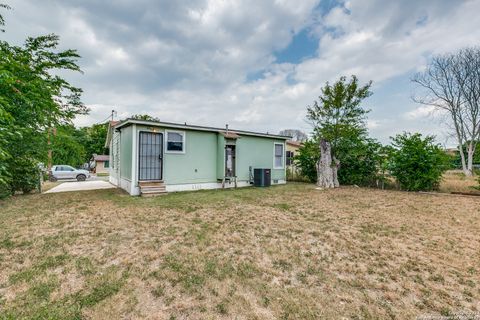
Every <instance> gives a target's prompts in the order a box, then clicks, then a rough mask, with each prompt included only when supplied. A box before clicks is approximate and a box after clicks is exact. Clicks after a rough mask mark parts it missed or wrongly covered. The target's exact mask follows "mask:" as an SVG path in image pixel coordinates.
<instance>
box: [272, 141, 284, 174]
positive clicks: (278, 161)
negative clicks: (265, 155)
mask: <svg viewBox="0 0 480 320" xmlns="http://www.w3.org/2000/svg"><path fill="white" fill-rule="evenodd" d="M274 146H275V150H274V155H275V160H274V161H275V162H274V165H273V167H274V169H283V157H284V152H283V144H281V143H275V145H274Z"/></svg>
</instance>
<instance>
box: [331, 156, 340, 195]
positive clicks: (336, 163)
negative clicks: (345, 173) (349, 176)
mask: <svg viewBox="0 0 480 320" xmlns="http://www.w3.org/2000/svg"><path fill="white" fill-rule="evenodd" d="M338 168H340V160H338V159H337V158H335V157H333V162H332V170H333V185H334V186H335V188H338V187H340V183H339V182H338Z"/></svg>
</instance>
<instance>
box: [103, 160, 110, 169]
mask: <svg viewBox="0 0 480 320" xmlns="http://www.w3.org/2000/svg"><path fill="white" fill-rule="evenodd" d="M103 167H104V168H105V169H106V168H108V167H110V161H109V160H107V161H105V162H104V163H103Z"/></svg>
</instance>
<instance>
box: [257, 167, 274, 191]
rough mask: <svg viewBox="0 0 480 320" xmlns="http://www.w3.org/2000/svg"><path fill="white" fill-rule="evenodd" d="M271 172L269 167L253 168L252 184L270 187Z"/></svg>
mask: <svg viewBox="0 0 480 320" xmlns="http://www.w3.org/2000/svg"><path fill="white" fill-rule="evenodd" d="M271 172H272V170H270V169H253V185H254V186H255V187H270V184H271Z"/></svg>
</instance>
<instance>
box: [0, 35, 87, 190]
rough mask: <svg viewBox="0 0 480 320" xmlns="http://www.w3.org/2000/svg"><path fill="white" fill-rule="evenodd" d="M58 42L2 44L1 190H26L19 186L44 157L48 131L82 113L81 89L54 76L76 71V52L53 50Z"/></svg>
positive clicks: (35, 40) (50, 37) (36, 40)
mask: <svg viewBox="0 0 480 320" xmlns="http://www.w3.org/2000/svg"><path fill="white" fill-rule="evenodd" d="M58 44H59V38H58V36H56V35H53V34H52V35H46V36H40V37H36V38H28V39H27V40H26V42H25V44H24V45H23V46H12V45H10V44H9V43H7V42H5V41H0V79H1V81H0V116H1V117H0V122H1V129H2V130H0V157H2V158H3V159H4V160H3V161H2V166H1V167H2V168H3V169H0V181H3V187H2V190H9V191H10V192H13V191H15V190H22V189H23V191H25V190H27V189H28V188H29V187H28V184H27V186H26V187H25V188H24V187H23V186H21V185H18V182H19V181H22V179H23V178H24V177H21V176H20V175H25V174H31V173H32V172H33V171H37V172H38V170H37V167H36V165H37V163H39V162H45V161H46V158H47V139H46V136H47V131H48V130H49V128H52V127H55V126H59V125H62V124H66V123H68V122H70V121H71V120H72V119H73V118H74V117H75V116H76V115H77V114H83V113H86V112H87V111H88V110H87V108H86V107H85V106H84V105H83V104H82V103H81V101H80V96H81V93H82V90H81V89H79V88H76V87H74V86H72V85H71V84H70V83H68V82H67V81H66V80H65V79H63V78H61V77H60V76H59V75H58V71H59V70H69V71H78V72H80V68H79V67H78V65H77V64H76V61H77V59H78V58H79V55H78V54H77V52H76V51H75V50H65V51H57V46H58Z"/></svg>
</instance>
